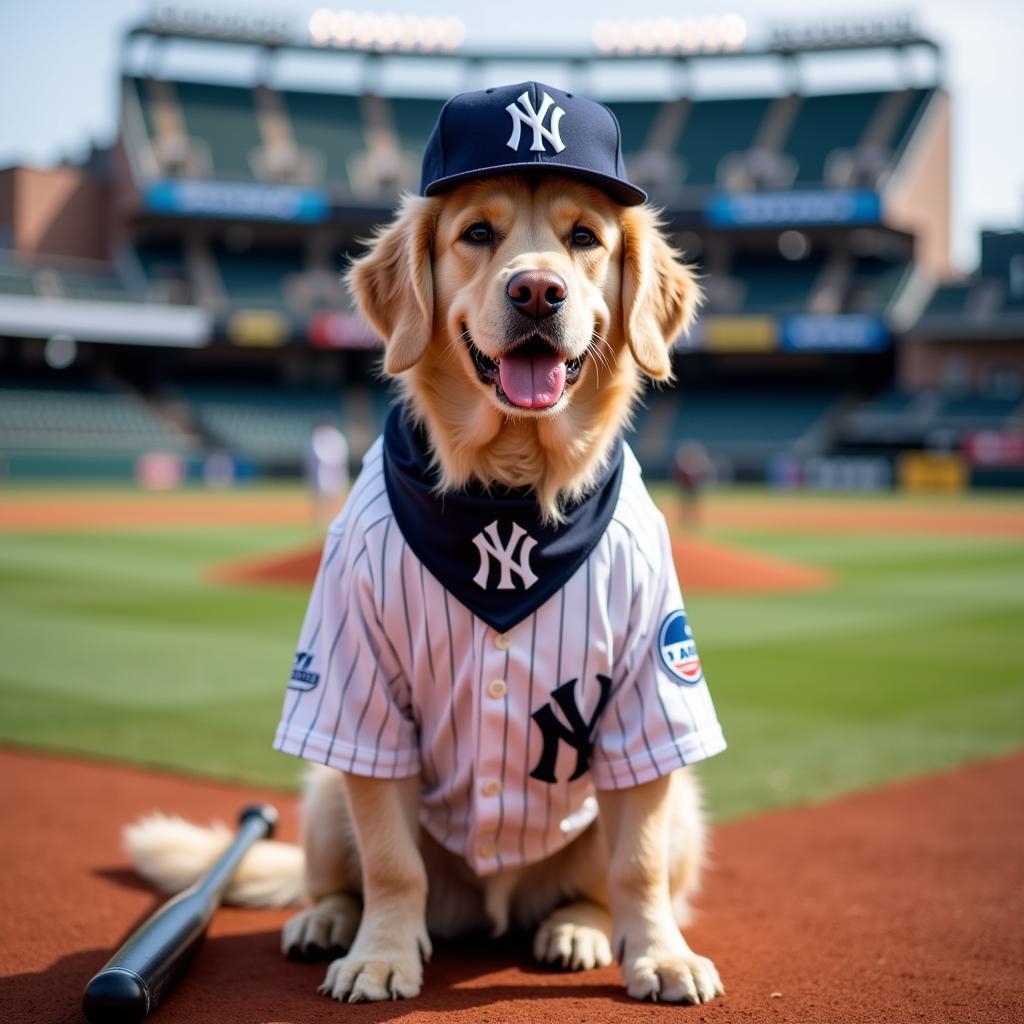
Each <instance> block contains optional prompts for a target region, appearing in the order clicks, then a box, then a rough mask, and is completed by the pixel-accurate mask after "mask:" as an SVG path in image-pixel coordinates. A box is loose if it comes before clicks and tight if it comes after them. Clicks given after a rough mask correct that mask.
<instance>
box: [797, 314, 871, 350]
mask: <svg viewBox="0 0 1024 1024" xmlns="http://www.w3.org/2000/svg"><path fill="white" fill-rule="evenodd" d="M780 334H781V342H782V344H781V348H782V349H783V351H786V352H881V351H882V350H883V349H885V348H888V347H889V331H888V329H887V328H886V326H885V323H884V322H883V321H882V320H881V319H879V317H877V316H866V315H862V314H859V313H849V314H840V315H836V316H816V315H813V314H800V315H797V316H786V317H783V318H782V320H781V331H780Z"/></svg>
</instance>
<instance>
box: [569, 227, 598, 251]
mask: <svg viewBox="0 0 1024 1024" xmlns="http://www.w3.org/2000/svg"><path fill="white" fill-rule="evenodd" d="M572 244H573V245H574V246H575V247H576V248H577V249H592V248H593V247H594V246H595V245H600V242H598V240H597V235H595V234H594V232H593V231H591V230H590V228H579V227H576V228H573V229H572Z"/></svg>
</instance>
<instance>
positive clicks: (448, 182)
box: [423, 162, 647, 206]
mask: <svg viewBox="0 0 1024 1024" xmlns="http://www.w3.org/2000/svg"><path fill="white" fill-rule="evenodd" d="M524 173H525V174H538V173H543V174H561V175H564V176H565V177H566V178H574V179H575V180H577V181H582V182H583V183H584V184H586V185H592V186H593V187H594V188H597V189H600V190H601V191H602V192H604V193H606V194H607V195H609V196H611V197H612V199H614V200H615V201H616V202H618V203H621V204H622V205H623V206H639V205H640V204H641V203H646V202H647V193H646V192H645V191H644V190H643V189H642V188H637V187H636V185H631V184H630V183H629V182H628V181H623V180H622V179H621V178H613V177H612V176H611V175H610V174H601V173H600V172H598V171H592V170H589V169H588V168H586V167H574V166H572V164H553V163H540V162H536V163H519V164H495V165H494V166H493V167H479V168H474V169H473V170H472V171H462V172H461V173H460V174H449V175H448V176H447V177H445V178H437V179H436V180H435V181H432V182H431V183H430V184H429V185H428V186H427V187H426V188H425V189H424V190H423V194H424V195H425V196H436V195H440V194H441V193H442V192H450V191H451V190H452V189H453V188H457V187H458V186H459V185H464V184H465V183H466V182H467V181H478V180H479V179H481V178H491V177H493V176H494V175H497V174H524Z"/></svg>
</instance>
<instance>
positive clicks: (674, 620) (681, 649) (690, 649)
mask: <svg viewBox="0 0 1024 1024" xmlns="http://www.w3.org/2000/svg"><path fill="white" fill-rule="evenodd" d="M658 650H659V651H660V652H661V661H662V664H663V665H664V666H665V668H667V669H668V671H669V674H670V675H671V676H672V677H673V678H674V679H676V680H677V681H678V682H680V683H685V684H686V685H687V686H696V685H697V683H699V682H700V681H701V680H702V679H703V678H704V670H703V669H702V668H701V666H700V656H699V655H698V654H697V645H696V643H694V640H693V634H692V633H691V632H690V624H689V623H688V622H687V621H686V612H684V611H683V609H682V608H679V609H677V610H676V611H674V612H669V613H668V615H666V616H665V620H664V621H663V622H662V624H661V629H660V630H659V631H658Z"/></svg>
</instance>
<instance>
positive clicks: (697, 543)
mask: <svg viewBox="0 0 1024 1024" xmlns="http://www.w3.org/2000/svg"><path fill="white" fill-rule="evenodd" d="M672 551H673V554H674V556H675V562H676V570H677V572H678V573H679V580H680V582H681V583H682V587H683V592H684V593H685V594H752V593H778V592H779V591H784V590H813V589H817V588H820V587H825V586H827V585H828V584H829V582H830V581H831V576H830V574H829V573H828V572H827V571H826V570H824V569H820V568H816V567H814V566H807V565H799V564H797V563H796V562H789V561H786V560H784V559H781V558H774V557H771V556H769V555H762V554H759V553H758V552H754V551H747V550H745V549H743V548H738V547H734V546H733V545H731V544H722V543H719V542H717V541H711V540H705V539H704V538H701V537H684V538H682V539H681V540H676V541H674V542H673V545H672ZM319 564H320V548H319V547H310V548H303V549H301V550H298V551H282V552H279V553H277V554H274V555H267V556H265V557H261V558H246V559H242V560H241V561H234V562H227V563H223V564H221V565H216V566H213V567H212V568H211V569H210V572H209V578H210V579H212V580H213V581H214V582H215V583H226V584H230V585H232V586H285V587H303V588H308V587H311V586H312V585H313V581H314V579H315V578H316V571H317V568H318V566H319Z"/></svg>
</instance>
